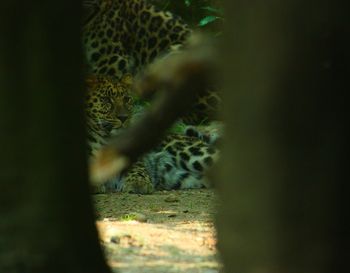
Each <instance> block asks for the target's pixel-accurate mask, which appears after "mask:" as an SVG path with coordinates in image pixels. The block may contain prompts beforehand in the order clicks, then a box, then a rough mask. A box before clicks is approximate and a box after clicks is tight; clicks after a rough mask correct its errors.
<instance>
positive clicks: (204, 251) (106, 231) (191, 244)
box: [94, 190, 221, 273]
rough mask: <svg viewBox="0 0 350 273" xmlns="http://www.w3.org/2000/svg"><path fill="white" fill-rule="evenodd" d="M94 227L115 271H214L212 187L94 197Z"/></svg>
mask: <svg viewBox="0 0 350 273" xmlns="http://www.w3.org/2000/svg"><path fill="white" fill-rule="evenodd" d="M94 203H95V206H96V213H97V227H98V230H99V232H100V238H101V244H102V245H103V247H104V249H105V252H106V255H107V259H108V263H109V265H110V266H111V268H112V269H113V271H115V272H120V273H133V272H138V273H140V272H149V273H151V272H152V273H160V272H162V273H168V272H186V273H187V272H189V273H216V272H219V271H220V270H221V264H220V261H219V257H218V254H217V250H216V236H215V229H214V226H213V215H214V213H215V210H216V206H217V200H216V197H215V194H214V192H213V191H211V190H188V191H171V192H169V191H167V192H166V191H164V192H156V193H154V194H152V195H135V194H125V193H114V194H98V195H94Z"/></svg>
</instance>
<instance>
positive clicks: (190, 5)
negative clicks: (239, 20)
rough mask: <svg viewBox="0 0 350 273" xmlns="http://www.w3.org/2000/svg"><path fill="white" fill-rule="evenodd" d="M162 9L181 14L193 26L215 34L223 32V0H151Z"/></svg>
mask: <svg viewBox="0 0 350 273" xmlns="http://www.w3.org/2000/svg"><path fill="white" fill-rule="evenodd" d="M151 2H152V3H153V4H154V5H156V6H157V7H159V8H160V9H162V10H169V11H171V12H173V13H175V14H176V15H179V16H181V17H182V18H183V19H184V20H185V21H186V22H187V23H188V24H189V25H190V26H191V27H192V28H203V29H205V30H206V31H208V32H212V33H213V34H215V35H219V34H221V28H222V23H223V21H224V19H223V8H222V0H151Z"/></svg>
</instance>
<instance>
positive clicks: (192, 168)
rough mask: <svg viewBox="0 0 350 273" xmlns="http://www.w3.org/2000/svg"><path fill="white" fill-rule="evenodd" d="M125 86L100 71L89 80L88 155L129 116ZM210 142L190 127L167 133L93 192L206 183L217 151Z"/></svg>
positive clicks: (144, 190)
mask: <svg viewBox="0 0 350 273" xmlns="http://www.w3.org/2000/svg"><path fill="white" fill-rule="evenodd" d="M128 86H129V85H128V80H125V79H124V81H118V82H115V81H114V80H112V79H110V78H109V77H102V76H99V77H91V78H89V79H88V89H87V95H86V104H85V105H86V116H87V121H88V122H87V123H88V143H89V147H90V151H91V154H92V155H93V154H94V151H96V150H97V149H98V148H100V147H101V146H104V145H105V144H106V143H107V141H108V140H109V139H110V138H111V137H112V136H115V135H117V134H118V133H119V132H120V131H121V130H122V129H123V128H125V127H126V126H128V124H129V123H130V120H132V118H133V109H132V108H133V100H132V96H131V95H130V91H129V89H128ZM213 143H214V141H212V140H210V137H209V136H208V135H207V134H206V133H203V132H200V131H196V128H195V127H193V126H192V127H189V128H188V130H186V129H185V130H184V134H174V133H171V134H169V135H167V136H166V137H165V138H164V139H163V141H162V142H161V144H160V145H158V147H156V148H155V149H153V150H152V151H151V152H149V153H148V154H146V155H145V156H144V157H143V158H142V159H140V160H139V161H138V162H137V163H136V164H134V165H133V166H132V167H131V168H130V169H129V170H127V172H125V173H122V174H121V175H120V176H118V177H115V178H114V179H112V180H111V181H108V182H107V183H106V184H104V185H102V186H101V187H99V188H97V189H95V192H108V191H124V192H131V193H143V194H146V193H152V192H153V191H154V190H158V189H166V190H170V189H189V188H202V187H208V186H209V183H208V181H207V179H206V177H205V172H206V171H207V170H208V169H209V168H210V166H211V165H212V164H213V163H214V162H215V161H216V160H217V158H218V154H219V152H218V150H217V148H216V146H215V145H214V144H213Z"/></svg>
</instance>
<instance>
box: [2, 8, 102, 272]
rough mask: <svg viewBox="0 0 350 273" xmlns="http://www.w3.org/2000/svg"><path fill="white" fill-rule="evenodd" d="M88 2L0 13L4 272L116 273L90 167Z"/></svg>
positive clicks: (4, 9) (14, 9) (7, 10)
mask: <svg viewBox="0 0 350 273" xmlns="http://www.w3.org/2000/svg"><path fill="white" fill-rule="evenodd" d="M80 19H81V3H80V1H58V2H57V1H46V2H38V1H36V2H35V1H34V2H33V1H29V2H21V3H20V2H19V1H5V2H4V3H2V4H1V9H0V36H1V40H0V90H1V92H0V124H1V125H0V128H1V131H0V141H1V144H0V145H1V157H0V158H1V159H0V168H1V170H0V177H1V184H0V186H1V190H0V203H1V206H0V234H1V235H0V272H4V273H5V272H6V273H12V272H13V273H17V272H33V273H34V272H35V273H41V272H42V273H48V272H50V273H55V272H57V273H58V272H59V273H62V272H72V273H73V272H74V273H78V272H81V273H103V272H109V269H108V267H107V266H106V264H105V261H104V259H103V255H102V252H101V249H100V246H99V243H98V239H97V232H96V227H95V225H94V216H93V208H92V203H91V200H90V197H89V185H88V177H87V164H86V151H85V148H86V145H85V126H84V118H83V117H84V115H83V86H82V73H81V69H82V53H81V52H82V50H81V40H80V36H81V35H80V32H81V26H80V24H81V22H80Z"/></svg>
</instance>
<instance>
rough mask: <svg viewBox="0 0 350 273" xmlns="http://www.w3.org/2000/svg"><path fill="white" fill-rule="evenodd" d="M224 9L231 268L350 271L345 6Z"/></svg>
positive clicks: (224, 176) (224, 192)
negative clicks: (349, 263) (346, 145)
mask: <svg viewBox="0 0 350 273" xmlns="http://www.w3.org/2000/svg"><path fill="white" fill-rule="evenodd" d="M225 11H226V18H227V21H226V26H227V28H226V30H225V34H226V40H225V43H224V45H223V52H224V54H223V58H222V59H223V60H222V64H223V66H224V67H225V82H226V87H225V97H224V99H223V101H225V102H226V106H227V107H226V108H225V109H224V115H225V117H226V120H227V135H226V140H227V142H226V147H225V149H224V151H223V159H222V161H221V163H222V164H223V165H222V169H221V179H220V180H221V181H220V183H219V193H220V197H221V201H222V207H221V210H220V213H219V216H218V221H217V224H218V236H219V248H220V250H221V252H222V256H223V261H224V263H225V265H226V272H229V273H230V272H240V273H245V272H283V273H292V272H293V273H297V272H298V273H300V272H308V273H312V272H314V273H322V272H347V271H348V270H349V269H348V266H347V263H348V261H349V260H350V253H349V230H350V229H349V226H348V224H347V223H348V221H346V218H348V215H349V213H348V209H347V208H349V207H350V206H349V201H348V200H349V181H348V179H346V178H345V172H347V170H346V169H347V166H346V165H345V158H346V157H345V143H346V141H347V138H346V136H345V126H346V125H348V122H347V123H346V121H345V116H346V108H348V107H347V105H346V103H345V92H348V91H349V90H350V89H349V84H348V83H349V80H348V77H349V74H348V70H346V66H348V64H349V58H348V57H349V54H348V52H349V46H348V45H347V46H346V41H347V40H348V38H349V28H348V26H349V25H350V24H349V21H348V20H349V16H348V14H346V12H347V11H348V8H346V6H342V5H341V1H301V0H297V1H274V0H268V1H254V2H251V1H239V0H238V1H226V9H225ZM346 57H347V59H345V58H346Z"/></svg>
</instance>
